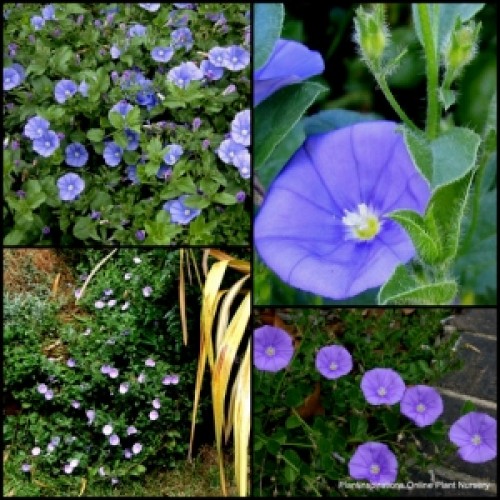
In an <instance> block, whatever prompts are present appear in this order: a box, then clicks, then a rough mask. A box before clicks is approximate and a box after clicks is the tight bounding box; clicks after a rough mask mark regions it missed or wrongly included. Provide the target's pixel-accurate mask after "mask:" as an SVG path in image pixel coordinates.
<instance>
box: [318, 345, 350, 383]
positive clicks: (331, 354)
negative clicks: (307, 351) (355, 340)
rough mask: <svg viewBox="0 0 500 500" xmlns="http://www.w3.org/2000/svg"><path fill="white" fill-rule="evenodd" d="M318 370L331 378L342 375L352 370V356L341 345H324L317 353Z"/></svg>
mask: <svg viewBox="0 0 500 500" xmlns="http://www.w3.org/2000/svg"><path fill="white" fill-rule="evenodd" d="M316 370H318V371H319V373H321V375H323V376H324V377H326V378H328V379H330V380H333V379H336V378H339V377H342V376H343V375H346V374H347V373H349V372H350V371H351V370H352V356H351V354H350V353H349V351H348V350H347V349H346V348H345V347H342V346H339V345H329V346H325V347H322V348H321V349H320V350H319V351H318V353H317V354H316Z"/></svg>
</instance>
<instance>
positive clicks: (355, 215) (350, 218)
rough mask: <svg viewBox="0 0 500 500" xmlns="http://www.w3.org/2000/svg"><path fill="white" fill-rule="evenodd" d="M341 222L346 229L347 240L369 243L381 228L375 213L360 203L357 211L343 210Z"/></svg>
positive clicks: (380, 222)
mask: <svg viewBox="0 0 500 500" xmlns="http://www.w3.org/2000/svg"><path fill="white" fill-rule="evenodd" d="M344 213H345V215H344V217H342V222H343V224H344V225H345V226H346V228H347V233H346V238H347V239H349V240H358V241H369V240H371V239H373V238H374V237H375V236H377V234H378V233H379V231H380V228H381V227H382V221H380V220H379V218H378V217H377V215H376V214H375V212H374V211H373V210H372V209H371V208H369V207H368V206H367V205H366V204H364V203H360V204H359V205H358V208H357V211H352V212H349V210H344Z"/></svg>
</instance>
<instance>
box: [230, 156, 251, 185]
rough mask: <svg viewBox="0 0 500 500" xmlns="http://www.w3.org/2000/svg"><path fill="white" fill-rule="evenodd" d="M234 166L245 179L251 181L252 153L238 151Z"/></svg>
mask: <svg viewBox="0 0 500 500" xmlns="http://www.w3.org/2000/svg"><path fill="white" fill-rule="evenodd" d="M233 165H234V166H235V167H236V168H237V169H238V171H239V172H240V175H241V177H243V179H249V178H250V174H251V165H250V152H249V151H248V149H246V148H245V149H242V150H240V151H238V152H237V153H236V154H235V155H234V158H233Z"/></svg>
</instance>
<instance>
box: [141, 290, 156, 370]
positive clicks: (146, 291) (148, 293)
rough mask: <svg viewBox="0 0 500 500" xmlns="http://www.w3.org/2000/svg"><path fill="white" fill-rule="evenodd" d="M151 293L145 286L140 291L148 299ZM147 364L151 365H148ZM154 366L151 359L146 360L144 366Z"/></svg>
mask: <svg viewBox="0 0 500 500" xmlns="http://www.w3.org/2000/svg"><path fill="white" fill-rule="evenodd" d="M152 293H153V289H152V288H151V287H150V286H145V287H144V288H143V289H142V295H144V297H150V296H151V294H152ZM148 362H149V363H151V364H148ZM154 365H155V362H154V361H153V360H152V359H148V360H146V366H154Z"/></svg>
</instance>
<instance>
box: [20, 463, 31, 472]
mask: <svg viewBox="0 0 500 500" xmlns="http://www.w3.org/2000/svg"><path fill="white" fill-rule="evenodd" d="M21 470H22V471H23V472H29V471H30V470H31V465H30V464H23V465H21Z"/></svg>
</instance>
